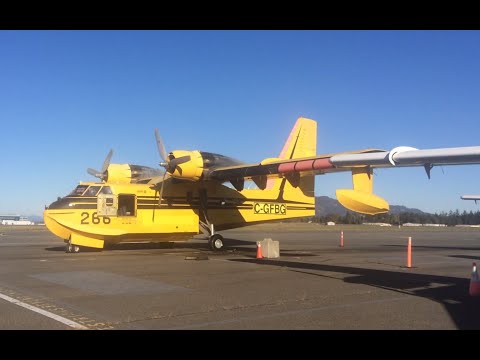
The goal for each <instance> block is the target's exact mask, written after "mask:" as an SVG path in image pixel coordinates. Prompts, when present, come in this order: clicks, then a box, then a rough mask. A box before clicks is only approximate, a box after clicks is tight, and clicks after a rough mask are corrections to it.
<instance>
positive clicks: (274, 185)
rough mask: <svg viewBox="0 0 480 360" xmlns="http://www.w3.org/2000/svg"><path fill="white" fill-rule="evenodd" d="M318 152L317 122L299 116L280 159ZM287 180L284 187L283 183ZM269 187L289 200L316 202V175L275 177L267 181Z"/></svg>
mask: <svg viewBox="0 0 480 360" xmlns="http://www.w3.org/2000/svg"><path fill="white" fill-rule="evenodd" d="M316 154H317V122H316V121H314V120H311V119H307V118H303V117H301V118H298V120H297V122H296V123H295V125H294V127H293V129H292V131H291V132H290V134H289V136H288V138H287V141H286V142H285V144H284V145H283V149H282V151H281V152H280V155H279V158H280V159H297V158H303V157H309V156H315V155H316ZM283 181H285V183H284V185H283V187H281V183H282V182H283ZM267 189H278V190H279V191H280V192H282V197H283V198H284V199H285V200H287V199H289V200H295V199H297V200H300V199H302V200H303V201H305V202H308V203H314V202H315V176H314V175H311V174H300V173H291V174H289V175H288V176H287V179H286V180H285V179H275V180H273V179H272V180H269V181H268V182H267Z"/></svg>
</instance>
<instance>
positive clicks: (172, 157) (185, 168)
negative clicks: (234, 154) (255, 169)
mask: <svg viewBox="0 0 480 360" xmlns="http://www.w3.org/2000/svg"><path fill="white" fill-rule="evenodd" d="M241 164H243V163H242V162H241V161H238V160H236V159H233V158H230V157H228V156H224V155H220V154H214V153H209V152H205V151H198V150H193V151H187V150H175V151H172V152H171V153H170V154H169V155H168V161H167V163H166V164H165V166H166V169H167V172H168V173H169V174H170V175H171V176H172V177H174V178H178V179H184V180H190V181H198V180H200V179H202V177H203V175H204V172H208V171H209V170H211V169H215V168H218V167H228V166H236V165H241Z"/></svg>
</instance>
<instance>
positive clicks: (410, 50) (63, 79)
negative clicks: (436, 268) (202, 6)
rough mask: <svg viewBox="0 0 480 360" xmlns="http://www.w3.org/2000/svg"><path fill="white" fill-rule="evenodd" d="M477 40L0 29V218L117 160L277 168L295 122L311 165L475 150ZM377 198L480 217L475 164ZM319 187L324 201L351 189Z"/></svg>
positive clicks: (418, 175) (33, 209)
mask: <svg viewBox="0 0 480 360" xmlns="http://www.w3.org/2000/svg"><path fill="white" fill-rule="evenodd" d="M479 64H480V32H479V31H0V79H1V80H0V124H1V129H0V152H1V154H2V163H3V164H2V176H1V177H0V189H2V190H0V196H1V202H0V213H18V214H22V215H30V214H35V215H41V214H42V212H43V208H44V205H46V204H49V203H51V202H52V201H54V200H55V199H56V197H57V196H63V195H66V194H67V193H68V192H69V191H70V190H72V189H73V188H74V187H75V186H76V184H77V183H78V181H81V180H83V181H87V180H93V179H94V178H92V177H91V176H90V175H88V174H87V172H86V169H87V168H88V167H93V168H97V169H99V168H100V167H101V164H102V162H103V159H104V158H105V156H106V154H107V153H108V151H109V149H110V148H113V149H114V151H115V153H114V155H113V159H112V162H118V163H133V164H141V165H146V166H152V167H157V166H158V162H159V161H160V159H159V155H158V153H157V149H156V144H155V138H154V129H155V128H159V130H160V133H161V134H162V137H163V139H164V141H165V143H166V146H167V150H173V149H192V150H193V149H199V150H204V151H210V152H218V153H221V154H224V155H227V156H232V157H235V158H238V159H240V160H243V161H245V162H257V161H260V160H261V159H263V158H267V157H275V156H277V155H278V153H279V152H280V150H281V147H282V145H283V143H284V141H285V139H286V137H287V135H288V133H289V132H290V129H291V127H292V126H293V124H294V123H295V121H296V119H297V118H298V117H299V116H305V117H309V118H311V119H314V120H317V122H318V144H317V153H319V154H321V153H331V152H340V151H346V150H356V149H363V148H370V147H374V148H383V149H387V150H389V149H391V148H393V147H396V146H400V145H406V146H413V147H417V148H419V149H427V148H439V147H457V146H473V145H480V136H479V130H480V122H479V119H480V68H479ZM375 173H376V176H375V180H374V192H375V193H376V194H377V195H379V196H382V197H384V198H385V199H386V200H387V201H388V202H389V203H390V204H400V205H405V206H408V207H416V208H419V209H421V210H423V211H428V212H441V211H449V210H455V209H459V210H460V211H463V210H467V211H470V210H473V211H477V210H480V205H478V206H477V205H475V203H474V202H471V201H463V200H461V199H460V196H461V195H463V194H480V182H479V181H478V179H479V176H480V165H473V166H463V165H461V166H446V167H443V169H442V168H440V167H438V168H434V169H433V170H432V179H430V180H428V179H427V176H426V175H425V172H424V170H423V168H401V169H382V170H376V171H375ZM351 186H352V183H351V176H350V174H349V173H346V172H345V173H340V174H333V175H326V176H318V177H317V179H316V195H317V196H320V195H326V196H330V197H335V190H336V189H337V188H351Z"/></svg>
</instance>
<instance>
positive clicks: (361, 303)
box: [164, 296, 410, 330]
mask: <svg viewBox="0 0 480 360" xmlns="http://www.w3.org/2000/svg"><path fill="white" fill-rule="evenodd" d="M409 298H410V297H409V296H402V297H396V298H390V299H381V300H369V301H362V302H358V303H354V304H341V305H326V306H321V307H317V308H313V309H304V310H291V311H284V312H281V313H274V314H268V315H256V316H245V317H240V318H236V319H229V320H219V321H209V322H204V323H197V324H191V325H184V326H175V327H170V328H165V329H164V330H185V329H194V328H202V327H207V326H211V325H225V324H232V323H238V322H242V321H249V320H261V319H268V318H274V317H281V316H286V315H298V314H303V313H312V312H316V311H325V310H330V309H338V308H348V307H354V306H358V305H367V304H378V303H385V302H392V301H399V300H408V299H409Z"/></svg>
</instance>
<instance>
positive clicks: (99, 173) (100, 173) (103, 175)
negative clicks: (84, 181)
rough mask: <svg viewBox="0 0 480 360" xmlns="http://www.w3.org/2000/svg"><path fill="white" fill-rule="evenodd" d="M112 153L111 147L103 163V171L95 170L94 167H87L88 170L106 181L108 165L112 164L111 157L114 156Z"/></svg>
mask: <svg viewBox="0 0 480 360" xmlns="http://www.w3.org/2000/svg"><path fill="white" fill-rule="evenodd" d="M112 155H113V149H111V150H110V151H109V153H108V154H107V157H106V158H105V160H104V161H103V165H102V170H101V171H98V170H95V169H92V168H88V169H87V172H88V173H89V174H90V175H92V176H95V177H97V178H99V179H100V180H102V181H104V180H106V179H107V177H108V172H107V169H108V165H110V159H111V158H112Z"/></svg>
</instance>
